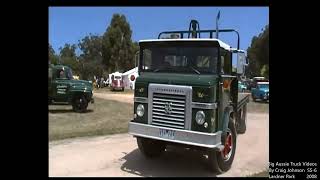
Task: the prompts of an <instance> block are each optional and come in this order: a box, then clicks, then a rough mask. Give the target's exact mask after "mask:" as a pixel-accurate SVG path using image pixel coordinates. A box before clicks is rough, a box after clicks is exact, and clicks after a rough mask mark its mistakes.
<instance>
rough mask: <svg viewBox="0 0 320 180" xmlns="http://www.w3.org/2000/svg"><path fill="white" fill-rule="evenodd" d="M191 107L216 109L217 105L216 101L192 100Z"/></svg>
mask: <svg viewBox="0 0 320 180" xmlns="http://www.w3.org/2000/svg"><path fill="white" fill-rule="evenodd" d="M192 108H198V109H217V108H218V105H217V103H198V102H192Z"/></svg>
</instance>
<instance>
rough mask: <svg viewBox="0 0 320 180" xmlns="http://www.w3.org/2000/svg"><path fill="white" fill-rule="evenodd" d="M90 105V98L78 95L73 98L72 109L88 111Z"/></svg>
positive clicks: (81, 111)
mask: <svg viewBox="0 0 320 180" xmlns="http://www.w3.org/2000/svg"><path fill="white" fill-rule="evenodd" d="M87 107H88V100H87V99H86V98H85V96H84V95H78V96H76V97H75V98H74V99H73V102H72V109H73V111H75V112H80V113H83V112H86V111H87Z"/></svg>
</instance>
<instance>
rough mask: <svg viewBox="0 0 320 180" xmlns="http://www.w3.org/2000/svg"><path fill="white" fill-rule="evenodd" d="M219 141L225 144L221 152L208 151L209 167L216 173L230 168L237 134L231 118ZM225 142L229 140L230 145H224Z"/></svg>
mask: <svg viewBox="0 0 320 180" xmlns="http://www.w3.org/2000/svg"><path fill="white" fill-rule="evenodd" d="M230 137H231V138H230ZM221 142H222V144H223V145H225V147H224V149H223V150H222V151H221V152H220V151H217V150H213V149H212V150H211V149H210V150H209V151H208V159H209V168H210V170H212V171H214V172H216V173H218V174H221V173H222V172H226V171H228V170H229V169H230V168H231V165H232V162H233V159H234V155H235V152H236V145H237V134H236V128H235V124H234V122H233V120H232V119H230V120H229V125H228V128H227V132H225V133H223V134H222V136H221ZM227 142H228V144H229V143H230V142H231V147H230V146H226V145H227ZM226 148H228V149H226ZM227 151H228V152H227ZM224 155H226V156H224Z"/></svg>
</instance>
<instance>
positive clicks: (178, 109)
mask: <svg viewBox="0 0 320 180" xmlns="http://www.w3.org/2000/svg"><path fill="white" fill-rule="evenodd" d="M153 108H154V109H155V108H159V109H164V106H158V105H153ZM172 110H177V111H183V112H184V108H176V107H172Z"/></svg>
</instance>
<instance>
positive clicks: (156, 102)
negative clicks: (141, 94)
mask: <svg viewBox="0 0 320 180" xmlns="http://www.w3.org/2000/svg"><path fill="white" fill-rule="evenodd" d="M169 104H170V105H169ZM168 106H170V110H168V109H169V108H168ZM185 106H186V96H185V95H170V94H160V93H154V94H153V101H152V123H151V124H152V125H157V126H164V127H173V128H178V129H184V126H185V124H184V122H185ZM166 107H167V110H166Z"/></svg>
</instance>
